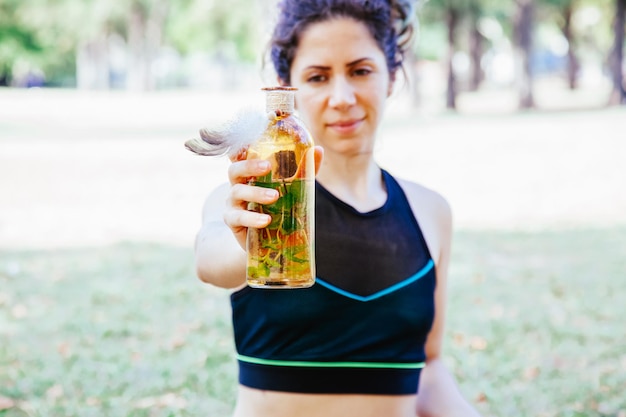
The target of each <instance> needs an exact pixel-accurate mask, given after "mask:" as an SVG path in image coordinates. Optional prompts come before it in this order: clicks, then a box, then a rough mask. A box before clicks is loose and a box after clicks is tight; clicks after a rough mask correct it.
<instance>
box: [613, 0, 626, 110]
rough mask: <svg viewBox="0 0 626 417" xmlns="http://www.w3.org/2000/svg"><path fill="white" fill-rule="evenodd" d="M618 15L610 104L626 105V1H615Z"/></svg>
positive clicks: (616, 14)
mask: <svg viewBox="0 0 626 417" xmlns="http://www.w3.org/2000/svg"><path fill="white" fill-rule="evenodd" d="M615 6H616V8H615V9H616V10H615V11H616V13H615V21H614V36H615V40H614V43H613V51H612V53H611V73H612V75H613V92H612V94H611V99H610V104H613V105H619V104H626V90H625V88H624V70H623V62H624V61H623V60H624V25H625V24H626V0H615Z"/></svg>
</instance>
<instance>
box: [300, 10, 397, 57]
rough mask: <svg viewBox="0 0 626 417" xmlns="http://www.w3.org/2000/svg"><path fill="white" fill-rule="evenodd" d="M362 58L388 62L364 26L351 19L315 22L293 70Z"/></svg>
mask: <svg viewBox="0 0 626 417" xmlns="http://www.w3.org/2000/svg"><path fill="white" fill-rule="evenodd" d="M361 58H370V59H372V60H383V61H384V59H385V58H384V54H383V52H382V51H381V49H380V47H379V46H378V43H377V42H376V40H375V39H374V37H373V36H372V34H371V33H370V31H369V29H368V28H367V26H366V25H365V24H364V23H361V22H357V21H356V20H353V19H350V18H336V19H331V20H327V21H323V22H317V23H312V24H311V25H309V26H308V27H307V28H306V29H305V30H304V31H303V33H302V34H301V36H300V40H299V42H298V48H297V50H296V54H295V56H294V60H293V63H292V69H296V68H297V67H298V68H299V67H303V66H307V65H322V64H324V65H329V64H333V63H342V62H352V61H354V60H355V59H361Z"/></svg>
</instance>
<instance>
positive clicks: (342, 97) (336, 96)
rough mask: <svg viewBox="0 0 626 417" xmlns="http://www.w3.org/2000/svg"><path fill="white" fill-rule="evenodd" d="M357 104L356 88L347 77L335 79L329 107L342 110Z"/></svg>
mask: <svg viewBox="0 0 626 417" xmlns="http://www.w3.org/2000/svg"><path fill="white" fill-rule="evenodd" d="M355 103H356V96H355V94H354V86H352V84H351V83H350V81H349V80H347V79H346V78H345V77H335V79H334V80H333V84H332V90H331V92H330V98H329V100H328V105H329V106H330V107H332V108H336V109H339V110H341V109H345V108H348V107H350V106H353V105H354V104H355Z"/></svg>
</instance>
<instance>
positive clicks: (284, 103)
mask: <svg viewBox="0 0 626 417" xmlns="http://www.w3.org/2000/svg"><path fill="white" fill-rule="evenodd" d="M266 94H267V96H266V99H265V111H266V112H268V113H269V112H276V111H277V110H279V111H280V112H281V113H284V114H292V113H293V112H294V94H293V91H282V90H275V91H267V92H266Z"/></svg>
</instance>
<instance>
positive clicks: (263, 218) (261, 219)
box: [257, 214, 272, 227]
mask: <svg viewBox="0 0 626 417" xmlns="http://www.w3.org/2000/svg"><path fill="white" fill-rule="evenodd" d="M271 221H272V218H271V217H270V216H269V215H267V214H265V215H261V216H260V217H259V219H258V221H257V224H258V225H259V226H260V227H263V226H265V225H267V224H268V223H269V222H271Z"/></svg>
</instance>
